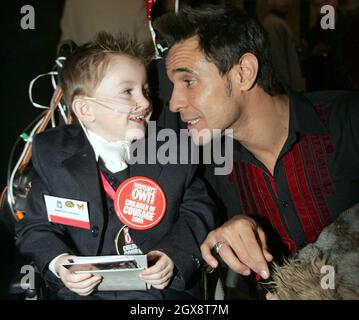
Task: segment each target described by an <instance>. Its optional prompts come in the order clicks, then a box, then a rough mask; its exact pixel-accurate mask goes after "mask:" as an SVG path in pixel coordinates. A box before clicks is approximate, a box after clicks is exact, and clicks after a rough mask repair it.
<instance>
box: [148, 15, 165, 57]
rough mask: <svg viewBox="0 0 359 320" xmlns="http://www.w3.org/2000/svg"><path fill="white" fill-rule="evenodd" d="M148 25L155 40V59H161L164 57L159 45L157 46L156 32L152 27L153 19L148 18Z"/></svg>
mask: <svg viewBox="0 0 359 320" xmlns="http://www.w3.org/2000/svg"><path fill="white" fill-rule="evenodd" d="M148 27H149V29H150V33H151V38H152V41H153V46H154V47H155V59H161V58H162V57H161V56H160V54H159V52H158V49H157V46H156V32H155V30H154V29H153V27H152V22H151V20H148Z"/></svg>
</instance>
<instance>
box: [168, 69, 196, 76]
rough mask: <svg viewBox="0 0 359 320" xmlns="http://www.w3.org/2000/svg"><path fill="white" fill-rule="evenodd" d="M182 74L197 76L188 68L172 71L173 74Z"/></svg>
mask: <svg viewBox="0 0 359 320" xmlns="http://www.w3.org/2000/svg"><path fill="white" fill-rule="evenodd" d="M180 72H182V73H190V74H193V75H196V73H195V72H194V71H193V70H191V69H188V68H176V69H174V70H172V74H175V73H180Z"/></svg>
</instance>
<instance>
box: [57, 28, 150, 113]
mask: <svg viewBox="0 0 359 320" xmlns="http://www.w3.org/2000/svg"><path fill="white" fill-rule="evenodd" d="M113 55H125V56H128V57H131V58H134V59H137V60H139V61H141V62H142V63H143V64H144V65H145V66H146V65H147V63H148V62H149V58H150V57H149V56H148V55H147V54H146V52H145V48H144V46H143V45H141V44H139V43H138V42H136V41H135V40H133V39H131V38H130V37H129V36H128V35H126V34H120V35H119V36H118V37H114V36H112V35H111V34H109V33H106V32H100V33H99V34H98V35H97V36H96V38H95V40H93V41H91V42H88V43H86V44H84V45H82V46H80V47H79V48H78V49H77V50H76V51H75V53H74V54H73V55H72V56H71V57H69V58H68V59H67V60H66V62H65V64H64V67H63V69H62V71H61V73H60V77H59V83H60V87H61V89H62V94H63V99H64V101H65V103H66V105H67V106H68V107H71V104H72V101H73V99H74V97H75V96H78V95H86V96H91V95H92V94H93V91H94V90H95V89H96V87H97V86H98V85H99V84H100V82H101V80H102V79H103V77H104V76H105V72H106V69H107V67H108V64H109V61H110V58H111V56H113Z"/></svg>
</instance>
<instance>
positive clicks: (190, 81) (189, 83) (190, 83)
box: [184, 80, 194, 87]
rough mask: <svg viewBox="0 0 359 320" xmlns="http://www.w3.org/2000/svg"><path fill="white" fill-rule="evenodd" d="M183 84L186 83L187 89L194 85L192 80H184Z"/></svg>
mask: <svg viewBox="0 0 359 320" xmlns="http://www.w3.org/2000/svg"><path fill="white" fill-rule="evenodd" d="M184 82H185V83H186V86H187V87H190V86H191V85H192V84H193V83H194V80H184Z"/></svg>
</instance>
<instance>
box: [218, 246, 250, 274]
mask: <svg viewBox="0 0 359 320" xmlns="http://www.w3.org/2000/svg"><path fill="white" fill-rule="evenodd" d="M219 255H220V256H221V258H222V260H223V261H224V262H225V263H226V264H227V266H228V267H229V268H230V269H232V270H233V271H235V272H237V273H240V274H241V275H244V276H249V275H250V273H251V271H250V269H249V268H248V266H246V265H245V264H243V263H241V262H240V261H239V259H238V257H237V256H236V255H235V254H234V252H233V251H232V249H231V248H230V247H229V246H228V245H227V244H224V245H223V246H222V247H221V249H220V250H219Z"/></svg>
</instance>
